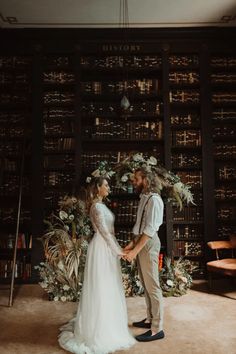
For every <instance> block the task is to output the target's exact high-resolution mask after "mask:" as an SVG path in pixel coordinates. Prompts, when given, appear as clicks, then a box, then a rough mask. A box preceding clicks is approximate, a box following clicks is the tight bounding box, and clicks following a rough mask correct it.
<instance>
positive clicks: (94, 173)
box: [91, 169, 101, 177]
mask: <svg viewBox="0 0 236 354" xmlns="http://www.w3.org/2000/svg"><path fill="white" fill-rule="evenodd" d="M91 174H92V176H93V177H100V176H101V173H100V170H99V169H97V170H95V171H93V172H92V173H91Z"/></svg>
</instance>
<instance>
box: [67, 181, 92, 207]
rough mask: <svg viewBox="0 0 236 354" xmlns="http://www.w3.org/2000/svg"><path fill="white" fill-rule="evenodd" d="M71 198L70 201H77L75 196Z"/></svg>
mask: <svg viewBox="0 0 236 354" xmlns="http://www.w3.org/2000/svg"><path fill="white" fill-rule="evenodd" d="M90 178H91V177H90ZM71 200H72V203H76V202H77V198H75V197H72V198H71Z"/></svg>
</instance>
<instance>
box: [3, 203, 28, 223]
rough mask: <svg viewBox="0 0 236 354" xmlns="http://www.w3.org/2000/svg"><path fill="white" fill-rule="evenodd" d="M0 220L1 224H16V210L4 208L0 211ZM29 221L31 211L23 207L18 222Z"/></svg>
mask: <svg viewBox="0 0 236 354" xmlns="http://www.w3.org/2000/svg"><path fill="white" fill-rule="evenodd" d="M0 220H1V222H2V223H5V224H7V223H10V224H11V223H16V208H12V207H4V208H1V211H0ZM29 221H31V210H28V209H26V208H25V207H24V208H22V209H21V214H20V222H21V223H24V222H29Z"/></svg>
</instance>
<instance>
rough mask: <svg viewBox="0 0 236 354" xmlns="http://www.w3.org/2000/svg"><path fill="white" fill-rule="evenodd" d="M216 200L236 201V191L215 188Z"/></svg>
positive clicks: (222, 187)
mask: <svg viewBox="0 0 236 354" xmlns="http://www.w3.org/2000/svg"><path fill="white" fill-rule="evenodd" d="M215 198H216V199H219V200H223V201H227V200H234V199H235V200H236V190H235V189H234V188H232V187H231V188H230V187H228V186H227V187H226V186H221V187H219V188H215Z"/></svg>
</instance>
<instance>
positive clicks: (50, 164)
mask: <svg viewBox="0 0 236 354" xmlns="http://www.w3.org/2000/svg"><path fill="white" fill-rule="evenodd" d="M43 164H44V168H51V169H53V168H61V169H64V168H65V169H66V168H74V167H75V158H74V156H73V155H71V154H69V155H66V154H65V155H64V154H62V155H46V156H44V160H43Z"/></svg>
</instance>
